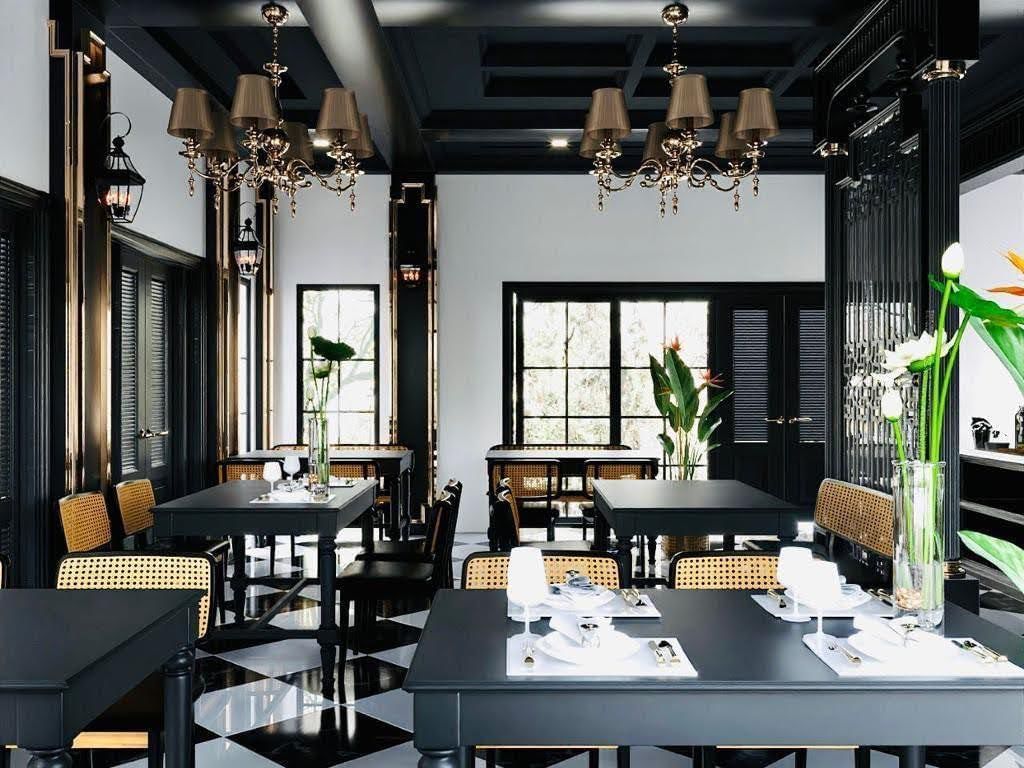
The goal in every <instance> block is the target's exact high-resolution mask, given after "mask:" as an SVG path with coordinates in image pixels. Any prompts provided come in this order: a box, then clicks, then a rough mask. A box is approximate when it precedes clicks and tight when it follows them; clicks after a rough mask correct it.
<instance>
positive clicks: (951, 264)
mask: <svg viewBox="0 0 1024 768" xmlns="http://www.w3.org/2000/svg"><path fill="white" fill-rule="evenodd" d="M963 271H964V249H963V247H962V246H961V245H960V243H958V242H957V243H953V244H952V245H950V246H949V247H948V248H947V249H946V250H945V251H944V252H943V254H942V275H943V277H947V278H949V279H950V280H956V279H957V278H959V277H960V273H961V272H963Z"/></svg>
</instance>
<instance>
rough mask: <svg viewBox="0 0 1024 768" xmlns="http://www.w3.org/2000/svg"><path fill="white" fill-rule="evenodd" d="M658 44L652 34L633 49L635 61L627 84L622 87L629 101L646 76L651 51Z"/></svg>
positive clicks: (631, 65) (643, 38) (643, 37)
mask: <svg viewBox="0 0 1024 768" xmlns="http://www.w3.org/2000/svg"><path fill="white" fill-rule="evenodd" d="M657 42H658V40H657V38H656V37H655V35H654V34H653V33H651V32H648V33H647V34H646V35H643V36H642V37H641V38H640V39H639V40H638V41H637V44H636V47H635V48H634V49H633V61H632V62H631V64H630V67H629V73H628V74H627V75H626V82H625V83H623V85H622V90H623V91H624V92H625V94H626V98H627V99H630V98H632V97H633V95H634V94H635V93H636V89H637V86H639V85H640V80H641V79H642V78H643V76H644V66H645V64H646V62H647V60H648V59H650V58H651V51H652V50H654V46H655V45H657Z"/></svg>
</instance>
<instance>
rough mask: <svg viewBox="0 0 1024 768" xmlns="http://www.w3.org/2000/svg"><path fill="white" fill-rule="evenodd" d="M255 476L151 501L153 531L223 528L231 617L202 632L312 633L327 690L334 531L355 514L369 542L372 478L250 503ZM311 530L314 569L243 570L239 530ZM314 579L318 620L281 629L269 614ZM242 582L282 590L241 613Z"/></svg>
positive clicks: (369, 544)
mask: <svg viewBox="0 0 1024 768" xmlns="http://www.w3.org/2000/svg"><path fill="white" fill-rule="evenodd" d="M269 487H270V486H269V484H268V483H266V482H264V481H262V480H231V481H228V482H226V483H221V484H220V485H215V486H212V487H210V488H206V489H204V490H202V491H198V492H197V493H192V494H189V495H188V496H182V497H181V498H178V499H174V500H173V501H168V502H165V503H163V504H159V505H157V506H156V507H154V508H153V517H154V531H155V534H156V536H158V537H160V538H165V537H166V538H170V537H172V536H182V537H189V536H230V537H231V551H232V556H233V559H234V571H233V573H232V576H231V591H232V594H233V597H234V613H235V621H234V623H233V624H227V625H223V626H219V627H216V628H214V629H212V630H211V631H210V633H208V637H210V638H217V637H219V638H223V639H240V640H251V639H260V640H275V639H283V638H288V637H304V638H315V639H316V640H317V642H318V643H319V644H320V657H321V661H322V663H323V669H324V675H323V680H324V695H325V696H328V697H329V696H330V694H332V693H333V691H334V688H333V686H334V665H335V658H336V656H337V648H338V646H339V645H340V644H341V635H340V633H339V631H338V623H337V617H336V615H335V614H336V610H335V608H336V606H335V602H334V600H333V599H331V595H333V594H334V590H335V583H336V582H335V578H336V568H337V555H336V553H335V546H336V545H335V541H334V540H335V538H337V536H338V534H339V533H340V532H341V531H342V530H344V529H345V528H347V527H348V526H350V525H352V524H353V523H355V522H356V521H358V520H360V519H361V521H362V529H363V533H362V538H363V546H364V547H365V548H367V549H369V550H372V549H373V504H374V500H375V498H376V494H377V482H376V481H375V480H354V481H352V484H351V486H348V487H339V486H332V487H331V489H330V494H331V497H330V499H329V500H328V501H326V502H319V503H314V502H301V503H284V504H282V503H254V502H253V500H254V499H256V498H257V497H259V496H260V495H261V494H264V493H266V492H267V490H268V489H269ZM308 534H315V535H316V536H317V577H316V578H315V579H313V578H311V577H305V576H302V577H297V578H296V577H287V576H248V575H246V572H245V537H246V536H247V535H253V536H277V535H282V536H284V535H291V536H303V535H308ZM312 583H319V584H320V593H321V594H320V597H321V600H320V626H319V627H318V628H317V629H285V628H283V627H276V626H274V625H273V624H271V623H270V622H271V620H272V619H273V618H274V617H275V616H276V615H277V614H278V613H279V612H280V611H281V610H282V609H283V608H284V607H285V606H287V605H288V604H289V603H290V602H292V601H293V600H294V599H295V598H296V596H297V595H298V594H299V592H301V591H302V590H303V589H305V588H306V587H307V586H308V585H309V584H312ZM250 584H265V585H268V586H274V587H282V588H284V589H285V590H286V591H285V592H284V593H283V594H282V595H281V596H280V598H278V599H277V600H276V601H275V603H274V604H273V605H272V606H271V607H270V608H269V609H268V610H267V611H266V612H264V613H263V614H262V615H261V616H259V617H258V618H256V619H253V620H246V618H245V592H246V589H247V588H248V586H249V585H250Z"/></svg>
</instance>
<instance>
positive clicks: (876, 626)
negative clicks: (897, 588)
mask: <svg viewBox="0 0 1024 768" xmlns="http://www.w3.org/2000/svg"><path fill="white" fill-rule="evenodd" d="M853 627H854V629H858V630H860V631H861V632H864V633H866V634H868V635H871V637H872V638H873V639H877V640H881V641H882V642H885V643H888V644H889V645H892V646H894V647H898V648H912V649H914V650H915V651H918V652H921V653H944V652H948V651H949V646H950V643H949V641H948V640H947V639H946V638H945V637H942V636H941V635H936V634H934V633H932V632H925V631H923V630H920V629H917V628H916V624H914V623H913V621H912V620H911V619H908V618H906V617H897V618H895V619H878V618H875V617H873V616H855V617H854V619H853Z"/></svg>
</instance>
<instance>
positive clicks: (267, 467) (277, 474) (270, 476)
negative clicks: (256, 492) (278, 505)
mask: <svg viewBox="0 0 1024 768" xmlns="http://www.w3.org/2000/svg"><path fill="white" fill-rule="evenodd" d="M263 479H264V480H266V481H267V482H268V483H270V492H271V493H273V492H274V483H276V482H277V481H278V480H280V479H281V465H280V464H278V463H277V462H276V461H268V462H267V463H266V464H264V465H263Z"/></svg>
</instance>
